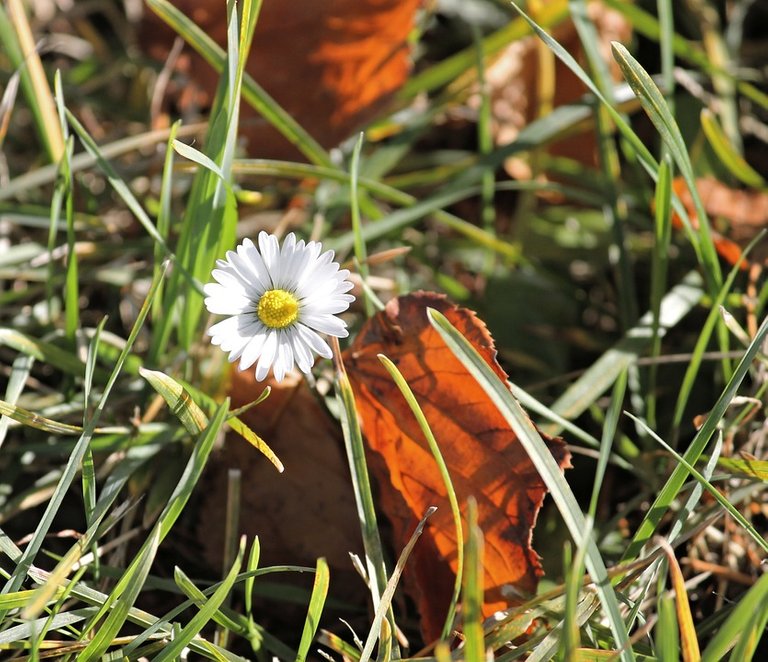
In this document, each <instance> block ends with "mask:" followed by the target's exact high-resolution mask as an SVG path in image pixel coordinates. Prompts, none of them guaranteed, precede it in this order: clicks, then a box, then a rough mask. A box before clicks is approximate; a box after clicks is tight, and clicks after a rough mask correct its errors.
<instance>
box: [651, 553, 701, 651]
mask: <svg viewBox="0 0 768 662" xmlns="http://www.w3.org/2000/svg"><path fill="white" fill-rule="evenodd" d="M660 544H661V548H662V550H663V551H664V554H665V555H666V557H667V565H668V567H669V578H670V580H671V582H672V590H673V591H674V592H675V612H676V614H677V625H678V631H679V633H680V653H681V660H682V662H699V660H701V652H700V651H699V640H698V637H697V635H696V628H695V627H694V625H693V615H692V614H691V605H690V603H689V602H688V591H687V589H686V588H685V578H684V577H683V573H682V571H681V570H680V565H679V564H678V562H677V558H676V557H675V552H674V550H673V549H672V547H670V546H669V543H668V542H667V541H666V540H660Z"/></svg>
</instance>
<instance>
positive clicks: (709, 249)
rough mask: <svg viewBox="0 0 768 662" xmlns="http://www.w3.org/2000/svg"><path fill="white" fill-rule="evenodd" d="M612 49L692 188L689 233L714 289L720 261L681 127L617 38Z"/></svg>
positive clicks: (719, 276) (645, 73)
mask: <svg viewBox="0 0 768 662" xmlns="http://www.w3.org/2000/svg"><path fill="white" fill-rule="evenodd" d="M612 50H613V56H614V59H615V60H616V62H617V63H618V65H619V67H620V69H621V71H622V73H623V74H624V77H625V78H626V80H627V82H628V83H629V85H630V87H631V88H632V90H633V91H634V93H635V94H636V95H637V96H638V98H639V99H640V102H641V103H642V105H643V108H644V110H645V112H646V113H647V115H648V117H649V118H650V120H651V122H653V125H654V126H655V127H656V130H657V131H658V132H659V134H660V135H661V137H662V138H663V140H664V142H665V143H666V145H667V147H668V149H669V152H670V154H671V156H672V158H673V159H674V160H675V163H676V165H677V167H678V168H679V170H680V173H681V174H682V176H683V177H684V178H685V182H686V184H687V185H688V188H689V190H690V192H691V196H692V198H693V202H694V206H695V208H696V216H697V217H698V220H699V229H698V232H697V233H696V234H693V235H691V237H692V239H693V246H694V249H696V252H697V254H698V255H699V256H700V259H701V260H702V266H703V267H704V269H705V274H706V275H707V278H708V282H709V284H710V290H712V291H713V292H714V291H716V290H718V289H719V288H720V286H721V285H722V281H723V277H722V272H721V270H720V262H719V261H718V258H717V252H716V251H715V245H714V243H713V241H712V232H711V229H710V227H709V220H708V218H707V213H706V211H705V209H704V204H703V202H702V201H701V196H700V195H699V192H698V189H697V187H696V180H695V177H694V172H693V165H692V164H691V160H690V157H689V156H688V149H687V147H686V145H685V141H684V140H683V136H682V134H681V133H680V128H679V127H678V125H677V122H676V121H675V118H674V117H673V116H672V113H671V112H670V111H669V107H668V106H667V102H666V100H665V99H664V96H663V95H662V94H661V92H660V91H659V88H658V87H657V86H656V84H655V83H654V82H653V79H652V78H651V77H650V76H649V75H648V73H647V72H646V71H645V69H643V68H642V67H641V66H640V63H639V62H638V61H637V60H636V59H635V58H634V57H632V55H631V54H630V53H629V51H628V50H627V49H626V48H625V47H624V46H623V45H621V44H619V43H617V42H614V43H613V44H612Z"/></svg>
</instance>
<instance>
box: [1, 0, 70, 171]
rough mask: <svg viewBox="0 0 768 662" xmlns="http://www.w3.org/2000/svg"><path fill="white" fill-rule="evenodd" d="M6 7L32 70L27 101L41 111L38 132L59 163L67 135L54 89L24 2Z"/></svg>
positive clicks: (13, 1)
mask: <svg viewBox="0 0 768 662" xmlns="http://www.w3.org/2000/svg"><path fill="white" fill-rule="evenodd" d="M6 7H7V9H8V17H9V18H10V20H11V23H12V24H13V27H14V29H15V31H16V38H17V39H18V45H19V48H20V50H21V56H22V57H23V58H24V64H25V66H26V68H27V69H28V71H29V81H30V85H29V87H28V88H27V86H25V92H26V93H27V101H28V103H29V105H30V106H31V107H33V108H36V109H37V112H35V113H34V115H35V117H36V118H38V119H39V121H38V124H37V129H38V131H39V133H40V136H41V137H42V139H43V143H44V145H45V147H46V151H47V152H48V157H49V158H50V160H51V161H53V162H54V163H57V162H58V161H59V159H61V157H62V154H63V153H64V136H63V135H62V133H61V125H60V124H59V120H58V117H57V115H56V105H55V104H54V101H53V94H51V87H50V85H49V84H48V79H47V78H46V76H45V69H43V63H42V62H41V61H40V54H39V53H38V52H37V47H36V46H35V39H34V37H33V36H32V29H31V28H30V26H29V21H28V20H27V15H26V12H25V10H24V5H23V3H22V2H21V0H7V2H6Z"/></svg>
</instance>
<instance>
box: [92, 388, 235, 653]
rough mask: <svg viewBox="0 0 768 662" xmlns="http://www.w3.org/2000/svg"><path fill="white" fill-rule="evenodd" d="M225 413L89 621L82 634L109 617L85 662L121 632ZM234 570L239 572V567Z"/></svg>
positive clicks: (222, 410)
mask: <svg viewBox="0 0 768 662" xmlns="http://www.w3.org/2000/svg"><path fill="white" fill-rule="evenodd" d="M228 410H229V401H228V400H225V401H224V402H223V403H222V404H221V405H220V407H219V409H218V410H217V412H216V414H215V415H214V417H213V418H212V419H211V422H210V423H209V425H208V426H207V427H206V428H205V429H204V430H203V431H202V432H200V435H199V437H198V440H197V443H196V444H195V448H194V451H193V452H192V455H191V456H190V458H189V461H188V462H187V465H186V467H185V468H184V473H183V474H182V476H181V478H179V482H178V485H177V486H176V489H175V490H174V492H173V494H172V495H171V497H170V499H169V500H168V503H167V504H166V506H165V508H164V509H163V512H162V513H161V514H160V517H158V519H157V522H156V523H155V526H154V528H153V531H152V534H151V535H150V537H149V538H148V539H147V540H146V541H145V542H144V544H143V545H142V547H141V550H140V551H139V553H138V554H137V555H136V557H135V558H134V560H133V561H132V562H131V564H130V565H129V566H128V568H127V569H126V571H125V572H124V573H123V574H122V576H121V577H120V579H119V580H118V582H117V584H116V585H115V587H114V589H113V590H112V593H110V595H109V597H108V598H107V599H106V600H104V602H103V604H102V605H101V608H100V609H99V612H98V613H97V614H96V615H95V616H94V617H93V618H92V619H91V622H90V624H89V626H90V627H88V628H86V630H85V631H88V630H89V629H91V627H95V626H96V624H97V623H98V622H99V621H100V620H101V618H103V616H104V615H105V614H107V613H109V615H108V616H107V620H106V621H105V622H104V623H102V624H101V625H100V626H99V628H98V630H97V632H98V634H97V636H95V637H94V638H93V639H92V640H91V642H90V643H89V644H88V646H87V647H86V649H85V650H84V651H83V653H82V654H81V657H82V659H83V660H85V661H86V662H90V661H91V660H95V659H97V658H99V657H101V656H102V655H103V654H104V653H105V651H106V650H107V648H108V647H109V645H110V642H111V640H112V638H113V637H114V636H115V635H116V634H117V633H118V632H119V631H120V628H121V627H122V626H123V624H124V623H125V620H126V619H127V618H128V610H129V608H130V607H132V606H133V603H134V602H135V600H136V598H137V597H138V595H139V592H140V590H141V589H142V588H143V586H144V583H143V581H144V580H146V576H144V580H142V582H141V583H139V582H138V578H139V577H141V576H142V575H141V574H140V573H141V572H143V571H142V570H140V568H143V566H144V564H146V563H148V564H150V565H151V563H152V561H153V560H154V555H155V552H156V550H157V546H158V545H159V544H160V543H161V542H162V541H163V539H164V538H165V537H166V536H167V535H168V532H169V531H170V530H171V528H172V527H173V525H174V524H175V522H176V520H177V519H178V517H179V515H180V514H181V512H182V510H183V509H184V506H186V504H187V501H188V500H189V497H190V496H191V494H192V490H193V489H194V487H195V485H196V484H197V481H198V480H199V478H200V476H201V475H202V472H203V468H204V467H205V464H206V462H207V460H208V456H209V455H210V452H211V450H212V449H213V443H214V441H215V440H216V438H217V437H218V435H219V432H220V431H221V428H222V426H223V425H224V421H225V418H226V414H227V411H228ZM237 567H238V568H239V565H238V566H237ZM137 584H138V587H137ZM222 599H223V598H222ZM195 634H196V633H195Z"/></svg>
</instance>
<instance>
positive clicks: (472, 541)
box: [462, 498, 486, 662]
mask: <svg viewBox="0 0 768 662" xmlns="http://www.w3.org/2000/svg"><path fill="white" fill-rule="evenodd" d="M483 547H484V539H483V532H482V531H481V530H480V527H479V526H478V524H477V502H476V501H475V500H474V498H470V499H468V501H467V543H466V550H465V557H466V565H465V572H464V581H463V587H464V591H463V593H462V610H463V616H464V628H463V634H464V650H463V652H464V660H466V661H467V662H484V661H485V659H486V655H485V636H484V633H483V602H484V597H485V589H484V586H483Z"/></svg>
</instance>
